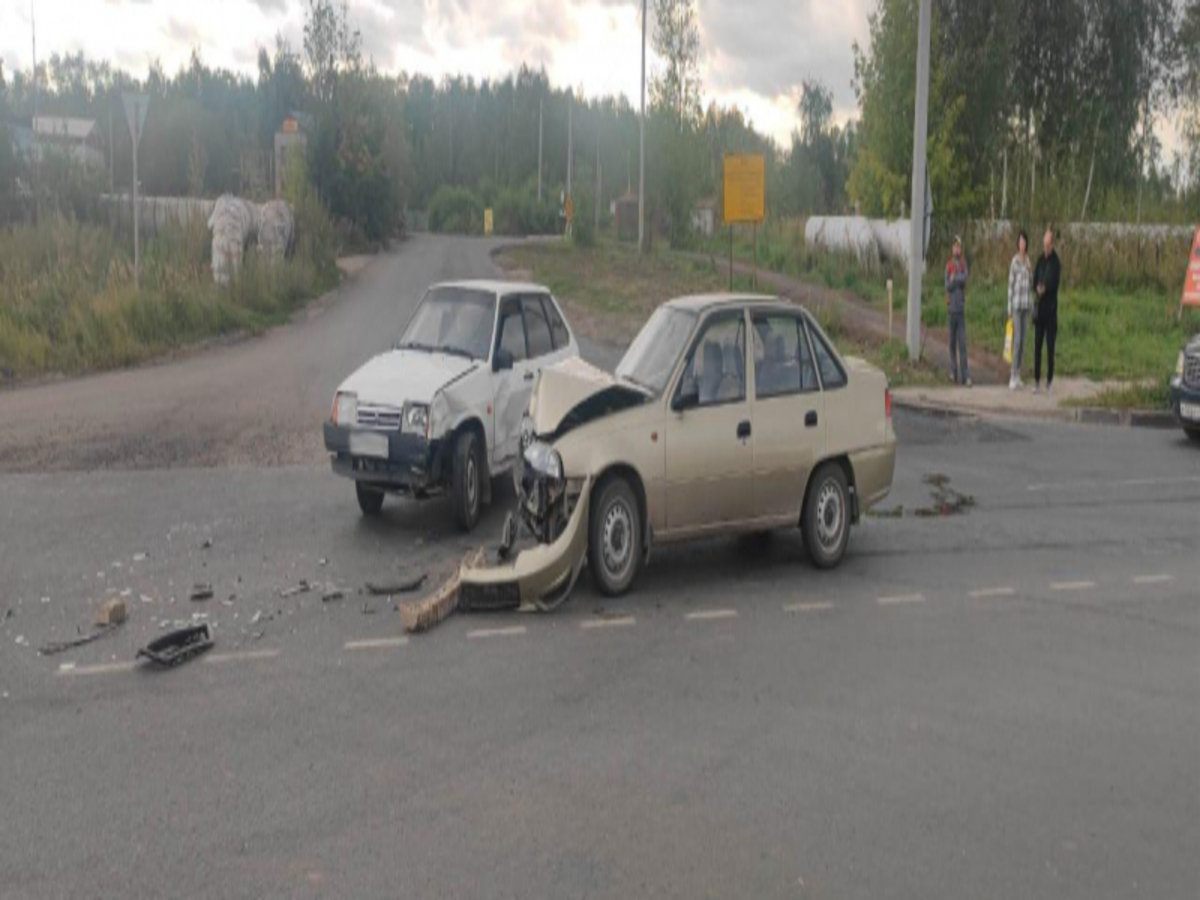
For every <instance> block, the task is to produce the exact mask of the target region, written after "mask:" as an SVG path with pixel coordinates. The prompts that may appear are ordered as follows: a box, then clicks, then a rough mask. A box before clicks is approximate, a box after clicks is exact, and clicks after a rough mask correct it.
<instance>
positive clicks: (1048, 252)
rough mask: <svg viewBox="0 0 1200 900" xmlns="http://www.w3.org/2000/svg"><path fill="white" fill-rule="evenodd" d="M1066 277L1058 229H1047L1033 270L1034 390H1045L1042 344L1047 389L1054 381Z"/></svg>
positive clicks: (1039, 391)
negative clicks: (1056, 237) (1057, 240)
mask: <svg viewBox="0 0 1200 900" xmlns="http://www.w3.org/2000/svg"><path fill="white" fill-rule="evenodd" d="M1061 278H1062V263H1061V262H1060V261H1059V258H1058V253H1057V252H1056V251H1055V249H1054V230H1053V229H1052V228H1047V229H1046V234H1045V236H1044V237H1043V238H1042V255H1041V257H1039V259H1038V261H1037V267H1036V268H1035V269H1034V270H1033V284H1034V288H1035V290H1036V291H1037V302H1036V304H1035V308H1034V323H1033V324H1034V356H1033V392H1034V393H1035V394H1038V393H1041V390H1042V344H1043V343H1044V344H1045V345H1046V393H1047V394H1048V393H1050V388H1051V385H1053V384H1054V348H1055V344H1057V342H1058V283H1059V281H1060V280H1061Z"/></svg>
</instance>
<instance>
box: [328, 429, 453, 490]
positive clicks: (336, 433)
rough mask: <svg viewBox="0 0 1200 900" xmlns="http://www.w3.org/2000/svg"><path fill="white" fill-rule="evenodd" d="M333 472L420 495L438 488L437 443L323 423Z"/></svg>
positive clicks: (374, 484)
mask: <svg viewBox="0 0 1200 900" xmlns="http://www.w3.org/2000/svg"><path fill="white" fill-rule="evenodd" d="M324 430H325V449H326V451H327V452H328V453H329V456H330V463H331V465H332V467H333V471H334V472H335V473H336V474H338V475H342V476H344V477H346V478H351V479H353V480H355V481H361V482H364V483H367V484H370V485H371V486H372V487H381V488H384V489H387V490H397V491H411V492H412V493H414V494H421V493H425V492H426V491H429V490H431V489H433V488H436V487H438V486H440V484H441V483H442V481H443V480H444V479H443V471H442V470H443V468H444V466H443V465H442V462H443V461H442V459H441V453H440V449H441V446H440V442H439V441H436V440H435V441H429V440H426V439H425V437H424V436H423V435H416V434H408V433H402V432H400V431H373V430H368V429H362V428H348V427H345V426H339V425H334V424H333V423H331V422H326V423H325V429H324Z"/></svg>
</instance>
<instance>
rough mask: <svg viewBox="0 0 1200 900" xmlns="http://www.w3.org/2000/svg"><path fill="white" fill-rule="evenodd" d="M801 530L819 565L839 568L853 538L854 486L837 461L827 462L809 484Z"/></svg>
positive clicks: (814, 560) (806, 545) (815, 563)
mask: <svg viewBox="0 0 1200 900" xmlns="http://www.w3.org/2000/svg"><path fill="white" fill-rule="evenodd" d="M800 531H801V534H802V536H803V538H804V548H805V549H806V550H807V551H808V557H809V559H811V560H812V562H813V565H815V566H816V567H817V568H818V569H833V568H836V567H837V565H838V564H839V563H841V561H842V557H843V556H844V555H845V553H846V545H847V544H848V543H849V541H850V488H849V486H848V485H847V484H846V473H845V472H844V471H843V470H842V467H841V466H840V465H838V464H837V463H825V464H824V465H823V466H821V467H820V468H818V469H817V471H816V472H815V473H814V474H813V476H812V479H811V480H810V481H809V484H808V494H807V496H806V497H805V500H804V513H803V515H802V516H801V519H800Z"/></svg>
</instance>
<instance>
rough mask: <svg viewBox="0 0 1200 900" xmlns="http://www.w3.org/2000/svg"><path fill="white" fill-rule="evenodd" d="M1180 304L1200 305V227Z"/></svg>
mask: <svg viewBox="0 0 1200 900" xmlns="http://www.w3.org/2000/svg"><path fill="white" fill-rule="evenodd" d="M1179 305H1180V306H1181V307H1184V306H1200V228H1197V229H1196V237H1195V239H1194V240H1193V241H1192V252H1191V255H1190V256H1189V257H1188V267H1187V274H1186V275H1184V276H1183V299H1182V300H1180V302H1179Z"/></svg>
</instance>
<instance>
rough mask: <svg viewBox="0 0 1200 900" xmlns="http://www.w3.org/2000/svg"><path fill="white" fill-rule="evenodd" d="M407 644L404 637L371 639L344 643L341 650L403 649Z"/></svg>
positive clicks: (406, 639)
mask: <svg viewBox="0 0 1200 900" xmlns="http://www.w3.org/2000/svg"><path fill="white" fill-rule="evenodd" d="M407 643H408V638H406V637H390V638H373V639H371V640H367V641H346V643H344V644H343V645H342V649H343V650H383V649H386V648H388V647H403V646H404V645H405V644H407Z"/></svg>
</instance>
